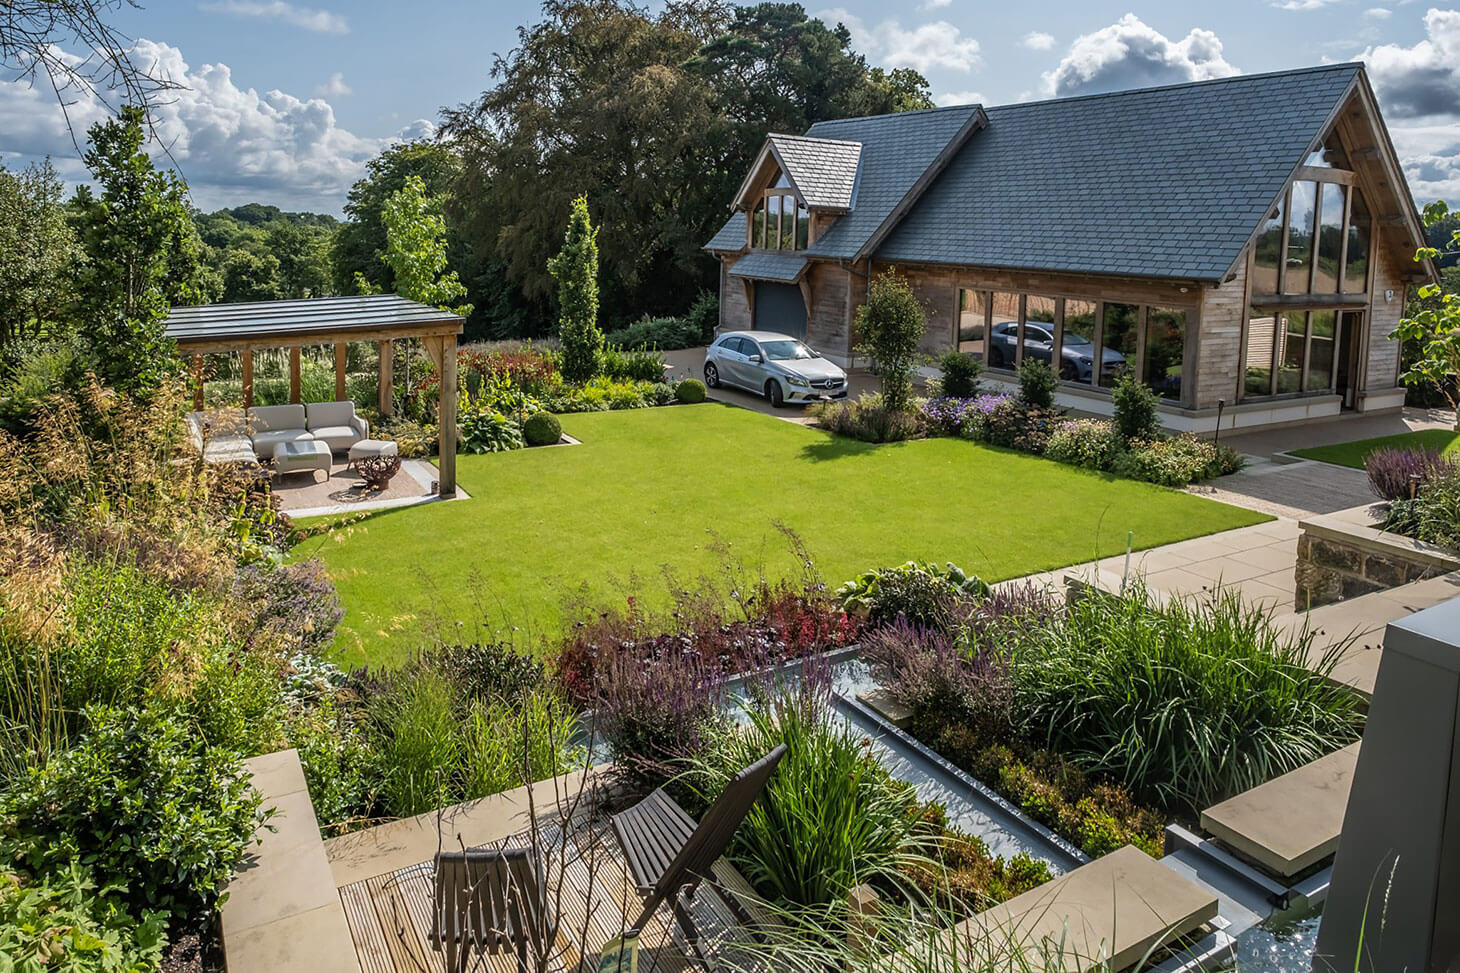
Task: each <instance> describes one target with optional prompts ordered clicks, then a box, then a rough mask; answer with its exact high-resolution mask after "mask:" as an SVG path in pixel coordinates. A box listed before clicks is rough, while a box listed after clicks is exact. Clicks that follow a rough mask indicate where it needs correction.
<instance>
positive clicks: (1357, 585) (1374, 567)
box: [1293, 506, 1460, 609]
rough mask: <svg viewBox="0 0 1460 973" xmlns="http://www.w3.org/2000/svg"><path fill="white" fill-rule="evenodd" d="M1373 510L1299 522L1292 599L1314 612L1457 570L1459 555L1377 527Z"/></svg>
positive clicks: (1368, 508)
mask: <svg viewBox="0 0 1460 973" xmlns="http://www.w3.org/2000/svg"><path fill="white" fill-rule="evenodd" d="M1377 509H1378V508H1377V507H1372V506H1364V507H1354V508H1352V509H1349V510H1341V511H1339V512H1338V513H1333V514H1328V515H1326V516H1322V517H1314V518H1313V519H1312V520H1304V521H1300V522H1299V525H1298V526H1299V527H1301V528H1302V531H1303V533H1302V534H1301V535H1300V536H1299V537H1298V565H1297V567H1296V568H1295V570H1294V577H1293V582H1294V585H1295V586H1296V593H1295V595H1294V601H1295V602H1296V604H1297V605H1298V607H1299V609H1303V608H1317V607H1318V606H1320V605H1328V604H1332V603H1333V602H1336V601H1343V600H1345V599H1348V598H1356V597H1358V596H1360V595H1367V594H1371V593H1373V592H1375V591H1383V590H1385V589H1388V588H1397V587H1398V586H1400V585H1403V584H1409V583H1410V582H1411V581H1421V580H1424V579H1426V578H1433V577H1437V576H1438V575H1441V574H1446V573H1448V572H1450V571H1454V570H1457V569H1460V554H1457V553H1456V552H1454V551H1447V550H1445V549H1444V548H1441V547H1436V546H1434V545H1433V544H1426V543H1424V542H1422V541H1417V540H1415V539H1413V538H1411V537H1405V536H1403V535H1402V534H1392V533H1389V532H1387V531H1384V530H1381V529H1380V528H1379V524H1380V520H1379V517H1378V515H1377V513H1376V510H1377Z"/></svg>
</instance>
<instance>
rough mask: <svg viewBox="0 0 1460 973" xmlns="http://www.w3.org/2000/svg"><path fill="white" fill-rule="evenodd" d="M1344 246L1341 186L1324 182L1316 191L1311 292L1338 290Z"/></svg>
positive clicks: (1319, 292) (1333, 292) (1331, 292)
mask: <svg viewBox="0 0 1460 973" xmlns="http://www.w3.org/2000/svg"><path fill="white" fill-rule="evenodd" d="M1342 248H1343V187H1342V186H1340V185H1339V184H1338V183H1335V182H1326V183H1323V185H1322V187H1321V190H1320V192H1319V194H1318V254H1317V263H1316V264H1315V265H1314V270H1313V293H1315V294H1336V293H1337V292H1338V274H1339V269H1340V268H1339V260H1340V259H1342V254H1341V250H1342Z"/></svg>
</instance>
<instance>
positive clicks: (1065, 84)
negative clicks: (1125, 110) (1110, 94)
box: [1044, 14, 1237, 96]
mask: <svg viewBox="0 0 1460 973" xmlns="http://www.w3.org/2000/svg"><path fill="white" fill-rule="evenodd" d="M1236 73H1237V69H1236V68H1235V67H1233V66H1232V65H1231V64H1229V63H1227V61H1226V60H1225V59H1224V58H1223V57H1222V41H1221V39H1220V38H1219V37H1217V35H1216V34H1214V33H1212V32H1211V31H1209V30H1203V29H1202V28H1199V27H1198V28H1194V29H1193V30H1192V31H1191V33H1189V34H1187V35H1186V36H1185V37H1183V38H1182V39H1181V40H1179V41H1173V40H1171V39H1170V38H1168V37H1166V36H1165V35H1164V34H1162V33H1161V32H1160V31H1157V30H1156V29H1155V28H1153V27H1149V26H1147V25H1146V24H1145V23H1143V22H1142V21H1141V19H1140V18H1139V17H1137V16H1136V15H1135V14H1126V15H1125V16H1124V17H1121V18H1120V20H1118V21H1116V22H1115V23H1113V24H1111V25H1110V26H1109V27H1103V28H1101V29H1100V30H1097V31H1095V32H1094V33H1091V34H1085V35H1083V36H1081V37H1077V38H1076V39H1075V41H1074V43H1072V44H1071V45H1070V50H1069V53H1068V54H1066V55H1065V56H1064V58H1063V59H1061V61H1060V63H1059V65H1058V66H1057V67H1056V68H1055V69H1054V70H1053V71H1048V72H1045V74H1044V87H1045V91H1046V93H1047V94H1051V95H1056V96H1064V95H1077V94H1089V93H1093V92H1099V91H1118V90H1120V89H1122V88H1139V87H1143V86H1147V85H1160V84H1176V83H1179V82H1183V81H1206V80H1208V79H1211V78H1225V77H1228V76H1230V75H1233V74H1236Z"/></svg>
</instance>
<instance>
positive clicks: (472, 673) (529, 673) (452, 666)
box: [421, 642, 547, 702]
mask: <svg viewBox="0 0 1460 973" xmlns="http://www.w3.org/2000/svg"><path fill="white" fill-rule="evenodd" d="M421 662H422V663H423V664H424V665H425V666H427V667H428V668H431V669H434V670H435V671H436V672H439V673H440V674H441V675H442V676H444V677H446V679H447V680H448V681H449V682H450V683H451V684H452V685H453V686H455V687H456V689H457V691H458V692H459V693H462V694H463V695H464V696H465V698H466V699H467V700H493V699H496V700H506V701H509V702H510V701H512V700H515V699H517V698H519V697H522V696H525V695H527V694H529V693H531V692H533V691H534V690H536V689H539V688H541V687H542V686H544V685H545V684H546V680H547V671H546V670H545V669H544V668H543V664H542V663H541V662H539V661H538V660H537V659H534V658H533V657H532V656H528V655H523V654H522V653H520V652H518V651H517V650H516V649H514V648H513V647H512V646H511V645H510V644H504V643H496V642H486V643H482V642H473V643H471V644H469V645H448V646H442V647H440V648H436V649H431V650H429V651H427V652H425V653H423V654H422V656H421Z"/></svg>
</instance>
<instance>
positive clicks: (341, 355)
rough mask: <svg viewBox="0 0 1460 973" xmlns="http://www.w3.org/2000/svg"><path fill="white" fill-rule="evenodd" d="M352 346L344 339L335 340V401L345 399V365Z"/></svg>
mask: <svg viewBox="0 0 1460 973" xmlns="http://www.w3.org/2000/svg"><path fill="white" fill-rule="evenodd" d="M349 352H350V346H349V345H347V344H345V343H344V342H343V341H336V342H335V401H336V402H343V401H345V365H346V362H347V361H348V358H349Z"/></svg>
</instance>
